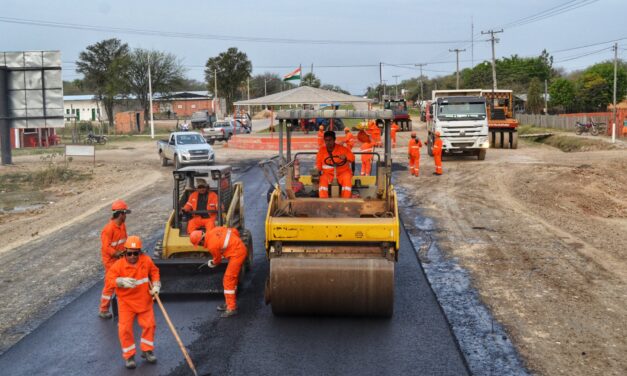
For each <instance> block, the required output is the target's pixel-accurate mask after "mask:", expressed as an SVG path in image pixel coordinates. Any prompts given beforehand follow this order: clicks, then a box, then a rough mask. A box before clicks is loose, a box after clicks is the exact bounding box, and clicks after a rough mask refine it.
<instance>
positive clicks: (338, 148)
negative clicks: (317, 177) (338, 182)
mask: <svg viewBox="0 0 627 376" xmlns="http://www.w3.org/2000/svg"><path fill="white" fill-rule="evenodd" d="M331 155H334V156H336V157H339V156H340V155H344V156H345V157H346V164H344V165H343V166H338V167H337V168H336V167H334V166H333V165H329V164H327V163H326V162H325V160H326V159H327V158H328V157H329V151H328V150H327V147H326V146H323V147H322V148H320V150H319V151H318V154H317V155H316V168H317V169H318V171H322V173H329V171H330V173H331V174H332V173H333V170H334V169H336V173H337V175H338V176H339V175H342V174H343V173H346V172H349V173H352V171H351V167H350V164H351V163H353V162H355V154H353V152H352V151H350V149H348V148H346V147H344V146H342V145H339V144H335V147H334V148H333V151H332V152H331ZM335 162H336V163H337V162H339V161H335Z"/></svg>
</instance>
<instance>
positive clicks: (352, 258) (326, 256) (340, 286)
mask: <svg viewBox="0 0 627 376" xmlns="http://www.w3.org/2000/svg"><path fill="white" fill-rule="evenodd" d="M393 116H394V115H393V113H392V111H390V110H383V111H351V110H337V111H309V110H294V111H279V112H278V113H277V119H279V120H280V123H281V124H280V126H279V158H278V159H275V160H274V161H272V162H273V163H279V164H280V166H279V167H278V169H277V171H279V175H285V176H279V179H278V180H281V179H283V178H284V183H283V184H282V182H280V181H278V180H277V179H276V174H274V175H272V174H266V176H272V178H273V179H274V180H275V181H274V182H275V183H276V184H274V185H275V187H276V188H275V190H274V191H273V193H272V195H271V196H270V202H269V204H268V212H267V216H266V224H265V231H266V234H265V235H266V236H265V237H266V240H265V248H266V255H267V257H268V259H269V262H270V274H269V277H268V280H267V282H266V291H265V298H266V303H267V304H271V306H272V311H273V313H274V314H323V315H365V316H385V317H389V316H391V315H392V313H393V308H394V267H395V263H396V261H397V257H398V250H399V246H400V225H399V217H398V208H397V201H396V193H395V191H394V187H393V186H392V184H391V175H392V160H391V141H390V137H389V134H390V124H391V120H392V119H393ZM315 117H333V118H340V119H342V118H343V119H346V118H355V119H376V120H377V121H380V122H381V123H383V125H384V135H385V148H384V158H383V160H379V155H378V153H369V154H375V161H376V163H375V168H374V169H373V171H374V174H373V175H371V176H358V174H357V175H356V174H355V173H353V179H352V187H353V192H352V195H353V198H340V190H339V187H338V185H337V181H335V180H336V179H334V181H333V182H332V184H331V185H330V186H329V187H328V189H329V192H330V198H325V199H322V198H318V197H315V196H316V192H318V185H319V178H318V177H317V176H316V174H313V173H312V174H306V173H305V174H302V175H301V174H299V172H300V171H296V170H295V166H303V165H305V164H306V163H305V162H304V161H305V160H306V156H307V154H314V155H315V153H302V152H300V153H297V154H295V155H292V152H291V144H290V139H291V127H292V125H293V124H297V120H298V119H308V118H315ZM284 136H285V140H286V144H285V145H286V148H287V150H286V153H285V155H284V153H283V138H284ZM354 154H355V155H356V157H357V160H358V159H359V154H361V153H359V152H356V153H354ZM329 158H332V157H329ZM296 160H302V161H301V162H299V163H295V161H296ZM271 164H272V163H271V161H267V162H266V163H264V162H262V163H261V165H262V167H264V166H266V167H268V166H271ZM352 167H353V169H354V167H355V166H354V165H353V166H352ZM305 169H306V166H305ZM295 181H298V182H299V183H301V184H298V186H299V189H300V191H301V193H302V192H303V190H304V194H301V195H299V196H297V195H296V194H295V193H294V190H293V187H294V186H296V185H295V184H294V182H295Z"/></svg>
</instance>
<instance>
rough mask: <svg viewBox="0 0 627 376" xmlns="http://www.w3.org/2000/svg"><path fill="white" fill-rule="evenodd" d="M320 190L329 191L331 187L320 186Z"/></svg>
mask: <svg viewBox="0 0 627 376" xmlns="http://www.w3.org/2000/svg"><path fill="white" fill-rule="evenodd" d="M318 190H319V191H328V190H329V188H327V187H318Z"/></svg>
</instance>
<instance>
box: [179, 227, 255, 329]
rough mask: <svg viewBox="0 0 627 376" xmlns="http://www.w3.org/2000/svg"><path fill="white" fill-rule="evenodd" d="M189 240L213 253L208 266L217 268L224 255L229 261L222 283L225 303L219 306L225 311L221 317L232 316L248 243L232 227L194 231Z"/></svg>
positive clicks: (234, 312)
mask: <svg viewBox="0 0 627 376" xmlns="http://www.w3.org/2000/svg"><path fill="white" fill-rule="evenodd" d="M189 240H190V241H191V242H192V244H193V245H195V246H198V245H202V247H204V248H205V249H207V250H208V251H209V253H211V256H213V258H212V259H211V260H209V262H208V263H207V266H209V267H210V268H215V267H216V266H218V265H220V263H221V262H222V257H224V258H226V259H227V260H228V262H229V264H228V266H227V267H226V271H225V272H224V278H223V279H222V284H223V286H224V300H225V304H220V305H219V306H218V307H217V310H218V311H223V313H222V315H221V317H225V318H226V317H231V316H233V315H236V314H237V296H236V294H235V292H236V289H237V282H238V280H239V272H240V270H241V269H242V266H243V265H244V261H246V257H248V250H247V249H246V244H244V242H243V241H242V239H241V238H240V235H239V231H237V229H235V228H230V227H223V226H219V227H215V228H213V229H212V230H210V231H209V232H207V233H206V234H205V233H203V232H202V231H194V232H192V233H191V234H190V235H189Z"/></svg>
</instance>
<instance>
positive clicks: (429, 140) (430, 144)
mask: <svg viewBox="0 0 627 376" xmlns="http://www.w3.org/2000/svg"><path fill="white" fill-rule="evenodd" d="M427 138H428V139H427V153H429V156H430V157H433V144H432V143H431V137H429V136H427Z"/></svg>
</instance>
